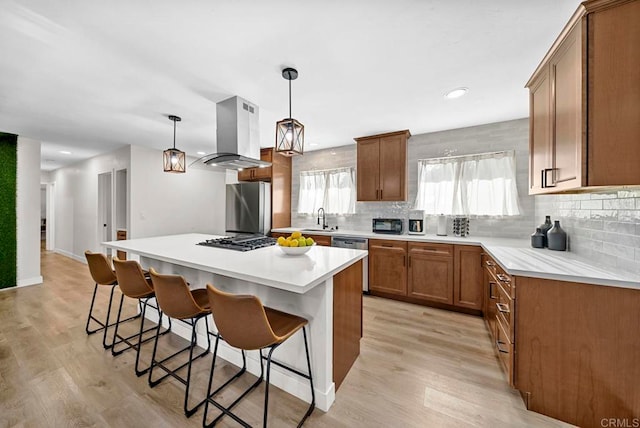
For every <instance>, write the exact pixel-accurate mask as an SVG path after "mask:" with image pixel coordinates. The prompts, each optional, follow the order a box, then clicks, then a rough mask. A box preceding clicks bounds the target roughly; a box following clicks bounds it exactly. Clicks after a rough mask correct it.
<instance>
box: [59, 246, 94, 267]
mask: <svg viewBox="0 0 640 428" xmlns="http://www.w3.org/2000/svg"><path fill="white" fill-rule="evenodd" d="M53 252H54V253H56V254H60V255H62V256H65V257H69V258H70V259H73V260H76V261H79V262H80V263H84V264H85V265H86V264H87V259H86V258H85V257H84V255H82V256H77V255H75V254H73V253H71V252H69V251H65V250H61V249H60V248H54V249H53Z"/></svg>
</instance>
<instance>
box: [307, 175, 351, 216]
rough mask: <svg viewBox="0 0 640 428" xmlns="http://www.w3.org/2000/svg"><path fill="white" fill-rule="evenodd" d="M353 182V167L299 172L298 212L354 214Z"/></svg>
mask: <svg viewBox="0 0 640 428" xmlns="http://www.w3.org/2000/svg"><path fill="white" fill-rule="evenodd" d="M355 182H356V180H355V171H354V169H353V168H339V169H331V170H324V171H303V172H301V173H300V195H299V198H298V213H299V214H314V213H316V212H318V208H324V210H325V212H326V213H327V214H355V212H356V190H355Z"/></svg>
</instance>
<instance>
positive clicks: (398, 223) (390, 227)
mask: <svg viewBox="0 0 640 428" xmlns="http://www.w3.org/2000/svg"><path fill="white" fill-rule="evenodd" d="M372 229H373V233H389V234H392V235H401V234H402V219H401V218H374V219H373V227H372Z"/></svg>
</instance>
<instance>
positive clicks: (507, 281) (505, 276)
mask: <svg viewBox="0 0 640 428" xmlns="http://www.w3.org/2000/svg"><path fill="white" fill-rule="evenodd" d="M496 276H497V277H498V279H499V280H500V281H502V282H506V283H507V284H510V283H511V278H509V277H508V276H507V275H505V274H503V273H499V274H497V275H496Z"/></svg>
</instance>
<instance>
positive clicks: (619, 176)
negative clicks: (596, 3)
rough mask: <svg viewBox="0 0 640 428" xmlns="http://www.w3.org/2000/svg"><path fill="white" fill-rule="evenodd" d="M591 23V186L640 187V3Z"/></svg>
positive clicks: (592, 18)
mask: <svg viewBox="0 0 640 428" xmlns="http://www.w3.org/2000/svg"><path fill="white" fill-rule="evenodd" d="M588 19H589V30H588V31H589V34H588V40H589V46H588V58H589V66H588V78H589V92H588V94H589V95H588V97H589V99H588V103H589V104H588V105H589V108H588V111H589V120H588V124H589V135H588V141H589V156H588V159H589V174H588V180H589V181H588V185H589V186H619V185H638V184H640V168H638V164H639V163H640V119H639V118H640V102H638V100H640V76H638V70H640V43H639V41H640V25H638V23H639V22H640V2H637V1H633V2H626V3H622V2H620V4H619V5H617V6H616V7H612V8H607V9H603V10H600V11H597V12H595V13H592V14H589V17H588Z"/></svg>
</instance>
